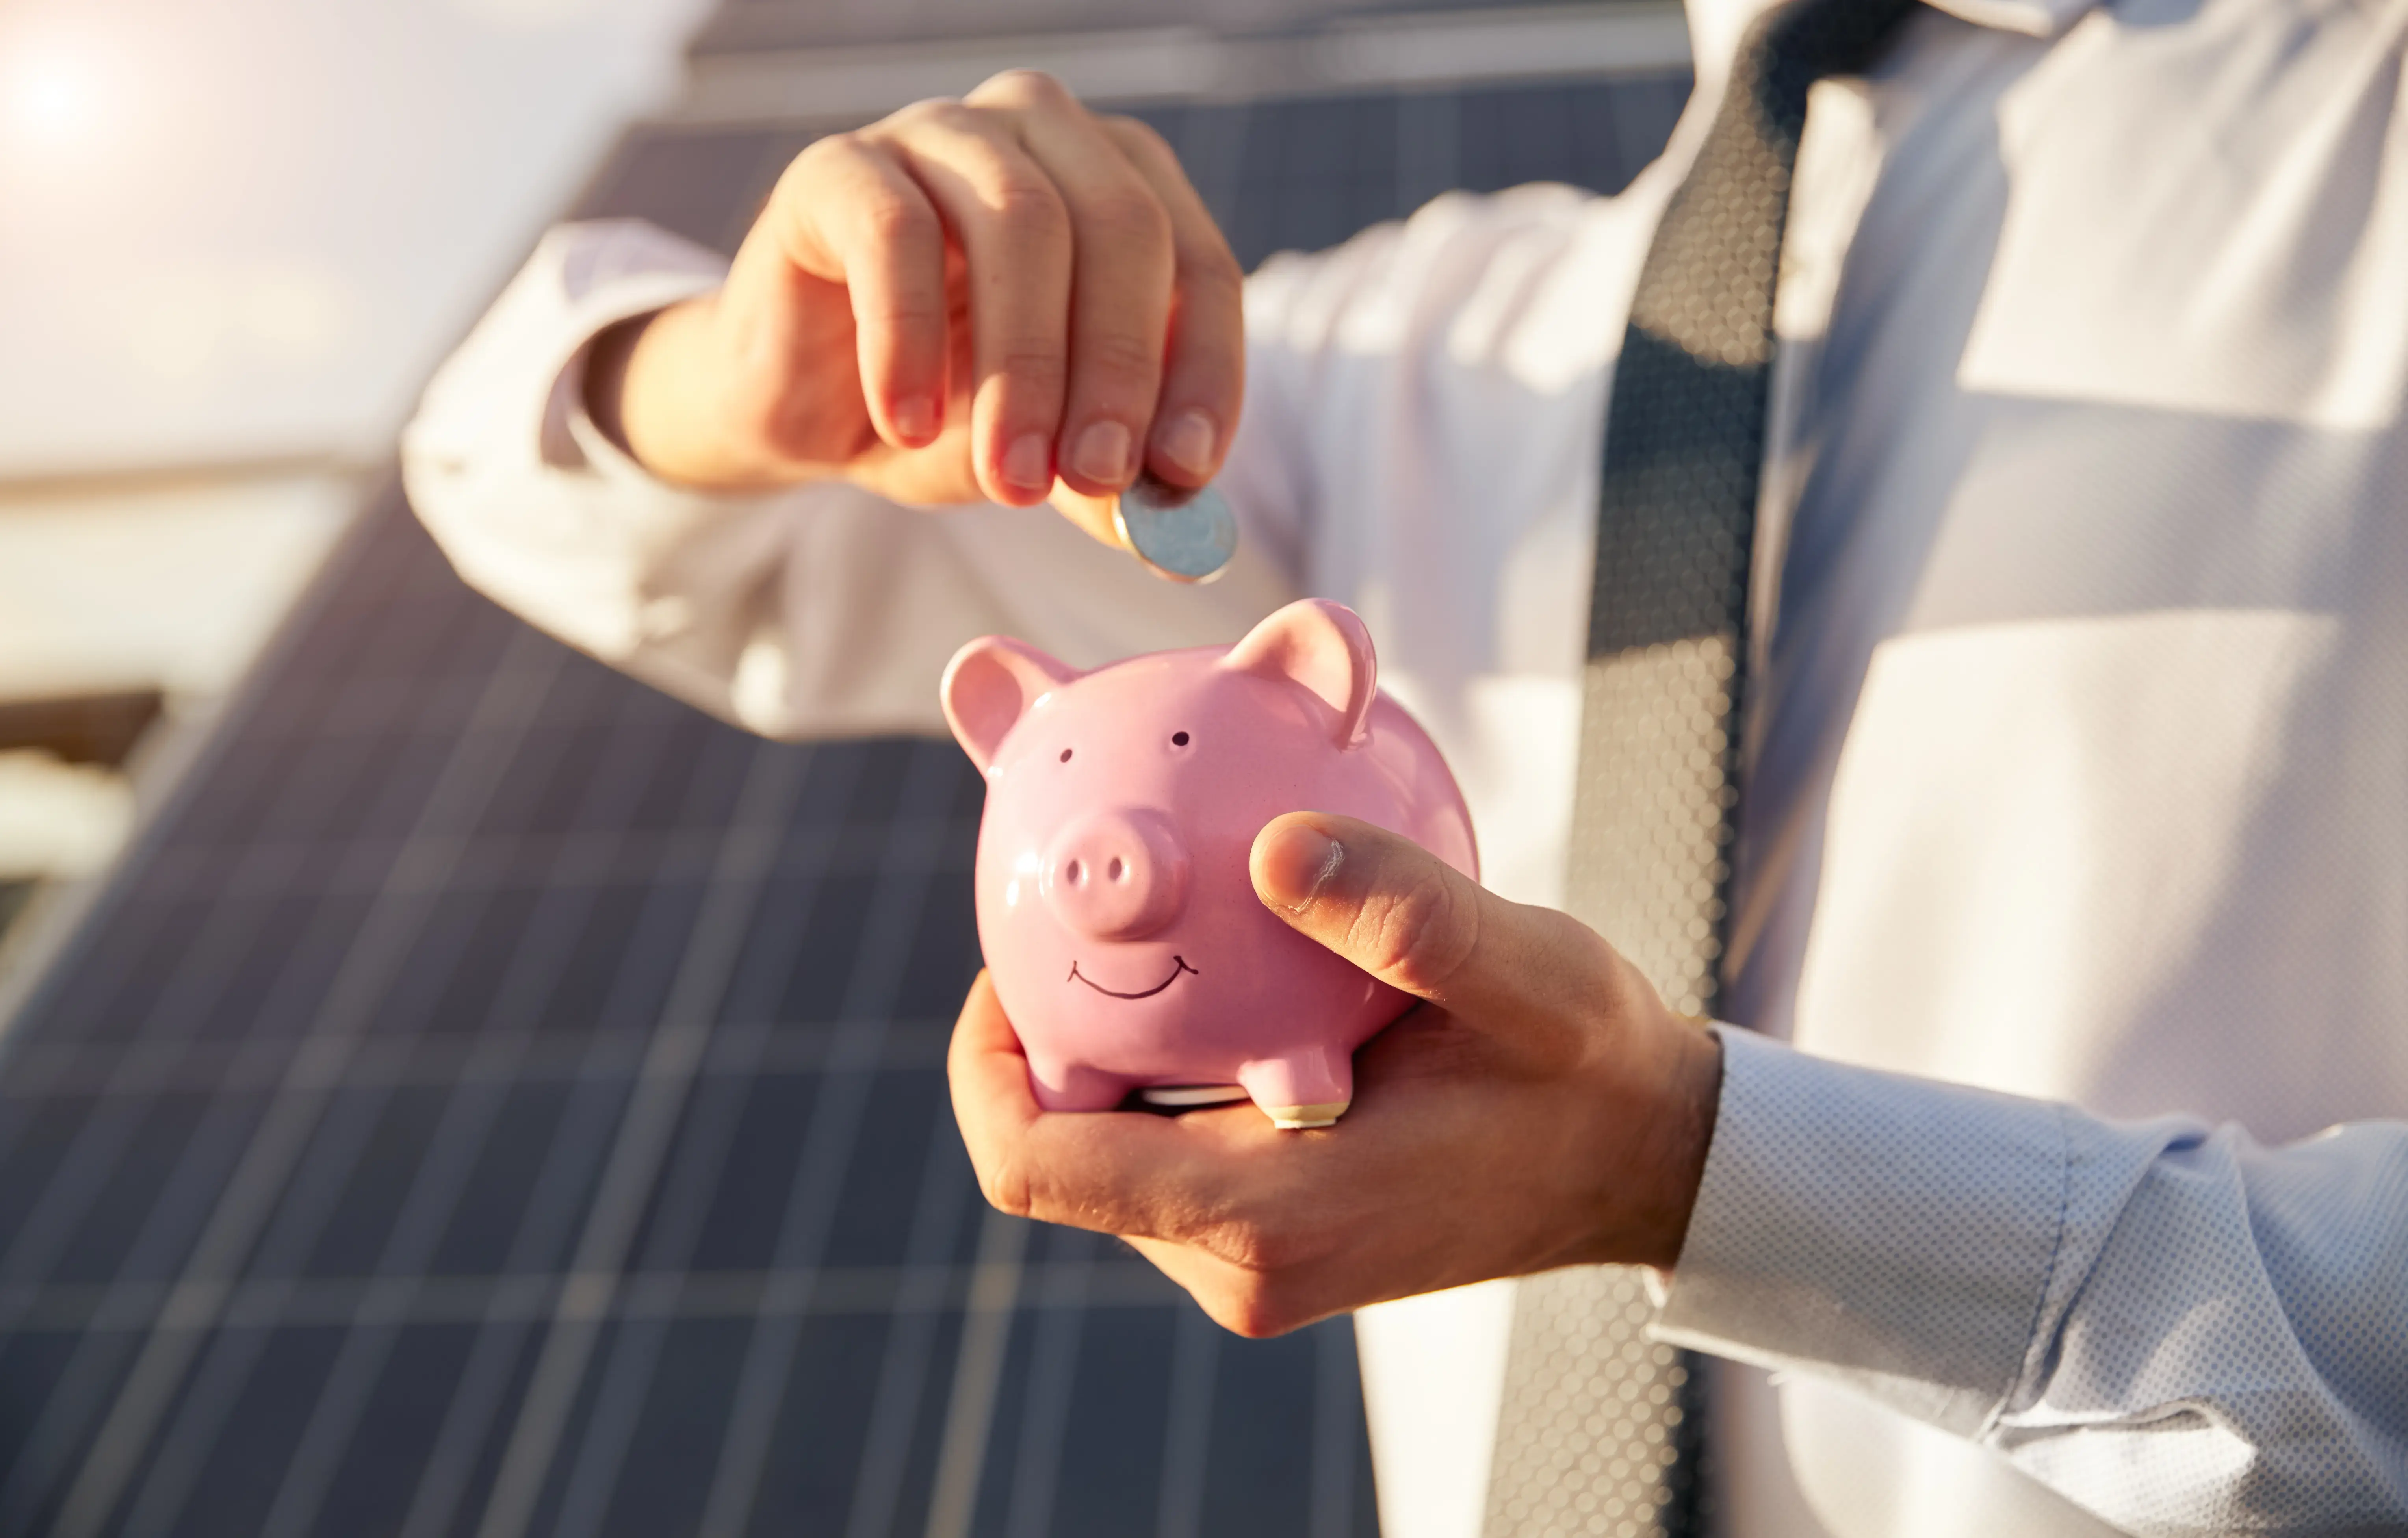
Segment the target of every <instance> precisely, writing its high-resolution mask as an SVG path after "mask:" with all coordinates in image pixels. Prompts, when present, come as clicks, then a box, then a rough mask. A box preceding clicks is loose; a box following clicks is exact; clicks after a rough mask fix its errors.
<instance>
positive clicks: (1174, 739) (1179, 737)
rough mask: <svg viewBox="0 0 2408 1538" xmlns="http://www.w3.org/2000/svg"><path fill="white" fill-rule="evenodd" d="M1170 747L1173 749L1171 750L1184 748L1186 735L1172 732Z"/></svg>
mask: <svg viewBox="0 0 2408 1538" xmlns="http://www.w3.org/2000/svg"><path fill="white" fill-rule="evenodd" d="M1170 746H1171V747H1173V748H1184V747H1186V746H1187V733H1184V732H1173V733H1171V734H1170Z"/></svg>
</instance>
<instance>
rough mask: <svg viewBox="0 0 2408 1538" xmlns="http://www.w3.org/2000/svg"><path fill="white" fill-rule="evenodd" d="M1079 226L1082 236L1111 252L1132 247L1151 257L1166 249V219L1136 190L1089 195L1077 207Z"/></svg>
mask: <svg viewBox="0 0 2408 1538" xmlns="http://www.w3.org/2000/svg"><path fill="white" fill-rule="evenodd" d="M1079 222H1080V224H1081V225H1082V233H1083V234H1084V235H1087V236H1088V237H1089V238H1091V239H1099V240H1103V241H1107V242H1109V243H1110V249H1113V250H1115V251H1118V250H1125V249H1127V248H1128V247H1131V246H1136V247H1139V248H1140V249H1142V251H1143V252H1144V253H1145V254H1147V255H1149V256H1151V255H1155V254H1160V253H1167V252H1168V250H1169V249H1170V216H1169V215H1168V214H1167V213H1165V212H1164V211H1163V207H1162V205H1161V204H1160V203H1158V202H1156V201H1155V200H1154V194H1153V193H1152V192H1148V191H1146V190H1145V189H1144V188H1142V187H1140V186H1124V187H1115V188H1112V189H1111V190H1110V191H1107V192H1096V193H1092V194H1090V195H1089V196H1088V197H1087V198H1086V199H1084V200H1083V201H1082V203H1081V205H1080V208H1079Z"/></svg>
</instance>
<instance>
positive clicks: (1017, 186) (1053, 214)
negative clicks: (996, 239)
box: [991, 168, 1070, 240]
mask: <svg viewBox="0 0 2408 1538" xmlns="http://www.w3.org/2000/svg"><path fill="white" fill-rule="evenodd" d="M991 196H992V198H993V205H994V208H995V217H996V221H997V222H999V223H1001V224H1002V225H1003V227H1004V228H1005V229H1006V230H1009V231H1010V232H1011V234H1012V235H1014V236H1015V237H1017V238H1021V239H1048V240H1051V239H1058V238H1060V237H1062V236H1063V235H1067V234H1068V232H1069V228H1070V215H1069V211H1068V209H1067V208H1065V207H1064V206H1063V205H1062V194H1061V193H1060V192H1055V191H1054V186H1053V184H1052V183H1051V182H1048V181H1045V180H1042V179H1041V178H1037V177H1033V176H1030V175H1028V174H1027V173H1025V172H1023V171H1019V170H1014V169H1011V168H1000V169H998V170H997V171H996V174H995V186H994V189H993V192H992V193H991Z"/></svg>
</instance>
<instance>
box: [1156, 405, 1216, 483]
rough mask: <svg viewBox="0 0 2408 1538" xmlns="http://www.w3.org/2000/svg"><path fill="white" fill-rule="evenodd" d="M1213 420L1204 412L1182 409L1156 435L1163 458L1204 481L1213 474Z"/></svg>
mask: <svg viewBox="0 0 2408 1538" xmlns="http://www.w3.org/2000/svg"><path fill="white" fill-rule="evenodd" d="M1213 436H1214V434H1213V432H1212V419H1211V418H1210V417H1208V416H1206V415H1204V413H1203V412H1201V411H1183V412H1181V413H1180V414H1179V416H1178V417H1177V418H1176V419H1174V420H1172V421H1171V423H1170V425H1169V426H1168V427H1166V428H1164V429H1163V430H1162V431H1161V432H1160V433H1159V434H1156V435H1155V437H1154V447H1155V448H1156V449H1160V450H1161V451H1162V457H1163V458H1164V459H1167V460H1168V461H1169V462H1170V463H1173V464H1175V465H1177V466H1179V467H1180V468H1181V469H1182V470H1184V471H1186V472H1187V473H1188V474H1189V475H1191V476H1194V477H1196V478H1197V479H1198V480H1201V479H1203V478H1204V477H1206V476H1208V475H1210V474H1211V473H1212V440H1213Z"/></svg>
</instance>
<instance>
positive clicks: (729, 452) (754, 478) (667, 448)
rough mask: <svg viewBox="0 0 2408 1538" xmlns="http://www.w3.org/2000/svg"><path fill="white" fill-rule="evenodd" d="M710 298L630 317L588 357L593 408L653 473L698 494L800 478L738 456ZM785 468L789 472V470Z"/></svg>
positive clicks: (607, 430) (608, 432) (615, 439)
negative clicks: (713, 350) (721, 386)
mask: <svg viewBox="0 0 2408 1538" xmlns="http://www.w3.org/2000/svg"><path fill="white" fill-rule="evenodd" d="M715 297H716V296H715V295H712V294H703V295H700V296H697V297H695V298H693V299H687V300H684V301H681V303H678V304H675V305H671V306H668V307H667V308H666V309H659V310H654V311H652V313H650V314H648V315H639V316H636V317H633V318H631V319H629V320H622V321H620V322H619V323H618V324H616V325H613V326H611V327H609V328H608V329H607V330H605V331H603V332H601V333H600V334H599V335H596V336H595V338H594V341H593V342H592V344H591V347H590V350H589V351H588V353H587V355H586V365H585V409H586V413H587V415H588V416H590V417H591V418H592V419H593V421H594V425H595V427H596V428H598V429H599V430H600V431H601V432H602V433H603V434H604V435H605V436H607V437H608V438H609V440H610V441H611V442H612V443H613V444H615V445H616V446H617V447H618V448H619V449H622V450H624V452H625V453H626V454H627V456H628V457H629V458H630V459H632V460H634V461H635V462H636V463H638V465H640V466H642V467H643V469H644V471H645V473H646V474H648V475H651V476H652V477H654V478H655V479H658V480H663V481H667V482H668V483H669V484H671V485H675V486H682V487H686V488H688V489H690V490H694V491H761V490H764V489H766V488H768V487H772V486H778V485H783V484H788V483H791V482H792V481H794V480H796V479H797V478H800V477H796V476H795V475H794V474H792V473H791V470H790V469H785V467H772V466H771V465H769V464H767V463H765V462H764V461H763V459H762V457H761V456H760V455H758V454H750V455H748V454H745V453H742V452H739V451H738V445H737V443H736V442H735V440H734V439H733V438H732V437H731V435H730V434H729V433H728V431H727V427H728V423H729V421H730V420H732V419H733V417H734V413H732V412H731V411H730V410H729V409H727V408H726V407H725V406H724V405H723V404H722V402H721V398H720V394H719V392H718V391H717V390H716V388H715V387H716V385H717V384H718V382H719V380H718V378H717V377H716V376H715V375H714V372H713V367H712V364H711V363H710V335H709V331H710V324H711V317H710V306H711V305H712V303H713V301H714V299H715ZM781 469H783V470H784V473H781Z"/></svg>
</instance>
